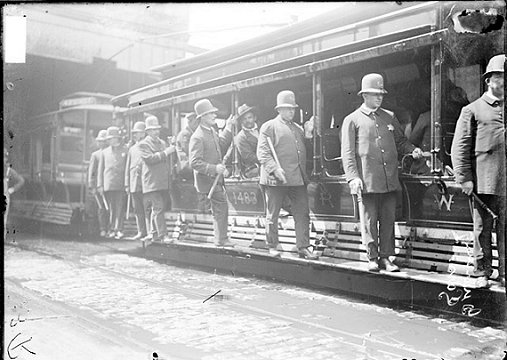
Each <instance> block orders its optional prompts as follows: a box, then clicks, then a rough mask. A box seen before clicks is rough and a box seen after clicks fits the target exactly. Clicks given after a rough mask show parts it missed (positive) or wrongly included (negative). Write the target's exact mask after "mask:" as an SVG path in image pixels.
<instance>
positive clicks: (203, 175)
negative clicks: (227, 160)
mask: <svg viewBox="0 0 507 360" xmlns="http://www.w3.org/2000/svg"><path fill="white" fill-rule="evenodd" d="M231 141H232V134H231V132H230V131H229V130H227V129H226V130H224V131H222V133H221V134H220V136H219V135H217V133H216V131H215V130H214V129H213V128H206V127H204V126H202V125H199V127H198V128H197V129H196V130H195V132H194V133H193V134H192V137H191V138H190V144H189V158H190V166H191V167H192V169H194V186H195V188H196V189H197V192H200V193H208V192H209V190H210V189H211V186H212V185H213V181H214V180H215V176H216V175H217V171H216V166H217V165H218V164H220V163H221V162H222V156H223V155H225V153H226V152H227V150H228V149H229V145H230V144H231Z"/></svg>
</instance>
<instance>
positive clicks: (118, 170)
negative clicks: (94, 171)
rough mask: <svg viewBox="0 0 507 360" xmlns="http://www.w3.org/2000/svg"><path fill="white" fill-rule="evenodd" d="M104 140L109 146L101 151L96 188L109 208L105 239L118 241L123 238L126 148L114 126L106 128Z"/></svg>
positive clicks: (118, 130) (117, 129)
mask: <svg viewBox="0 0 507 360" xmlns="http://www.w3.org/2000/svg"><path fill="white" fill-rule="evenodd" d="M106 139H107V140H108V141H109V145H110V146H109V147H107V148H105V149H104V150H102V154H101V157H100V161H99V172H98V179H97V186H98V191H99V193H101V194H103V195H104V196H105V198H106V201H107V205H108V207H109V224H110V226H111V231H110V232H109V233H108V235H107V237H108V238H112V237H115V238H116V239H118V240H119V239H121V238H123V220H124V213H123V211H124V209H125V195H126V194H125V186H124V182H125V165H126V163H127V147H126V146H125V145H123V144H122V140H121V135H120V129H119V128H118V127H116V126H110V127H108V128H107V137H106Z"/></svg>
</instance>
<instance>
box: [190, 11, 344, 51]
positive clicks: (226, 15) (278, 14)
mask: <svg viewBox="0 0 507 360" xmlns="http://www.w3.org/2000/svg"><path fill="white" fill-rule="evenodd" d="M343 5H344V3H332V2H273V3H267V2H263V3H199V4H191V5H190V16H189V30H190V31H191V32H190V38H189V44H190V45H194V46H199V47H202V48H205V49H208V50H213V49H218V48H221V47H224V46H227V45H231V44H234V43H237V42H240V41H243V40H247V39H250V38H252V37H255V36H259V35H262V34H265V33H267V32H270V31H274V30H277V29H280V28H281V27H282V26H284V25H285V26H287V25H290V24H292V23H294V22H295V21H301V20H306V19H308V18H310V17H314V16H316V15H319V14H322V13H324V12H327V11H329V10H331V9H335V8H337V7H340V6H343ZM269 24H273V25H276V26H267V25H269ZM225 29H227V30H225ZM202 30H204V31H202Z"/></svg>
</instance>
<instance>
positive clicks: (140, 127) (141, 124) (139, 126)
mask: <svg viewBox="0 0 507 360" xmlns="http://www.w3.org/2000/svg"><path fill="white" fill-rule="evenodd" d="M144 130H146V124H145V123H144V121H137V122H136V123H135V124H134V127H133V128H132V132H133V133H138V132H144Z"/></svg>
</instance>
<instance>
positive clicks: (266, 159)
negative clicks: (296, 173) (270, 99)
mask: <svg viewBox="0 0 507 360" xmlns="http://www.w3.org/2000/svg"><path fill="white" fill-rule="evenodd" d="M269 125H270V124H268V123H266V124H263V125H262V126H261V129H260V131H259V142H258V143H257V158H258V159H259V163H260V164H262V165H264V168H265V169H266V172H267V173H268V174H272V173H273V172H274V171H275V170H276V169H278V165H277V164H276V161H275V159H274V158H273V154H272V153H271V149H270V147H269V144H268V140H267V138H268V137H269V138H270V139H271V141H272V142H273V144H274V143H275V137H274V131H273V127H272V126H269Z"/></svg>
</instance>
